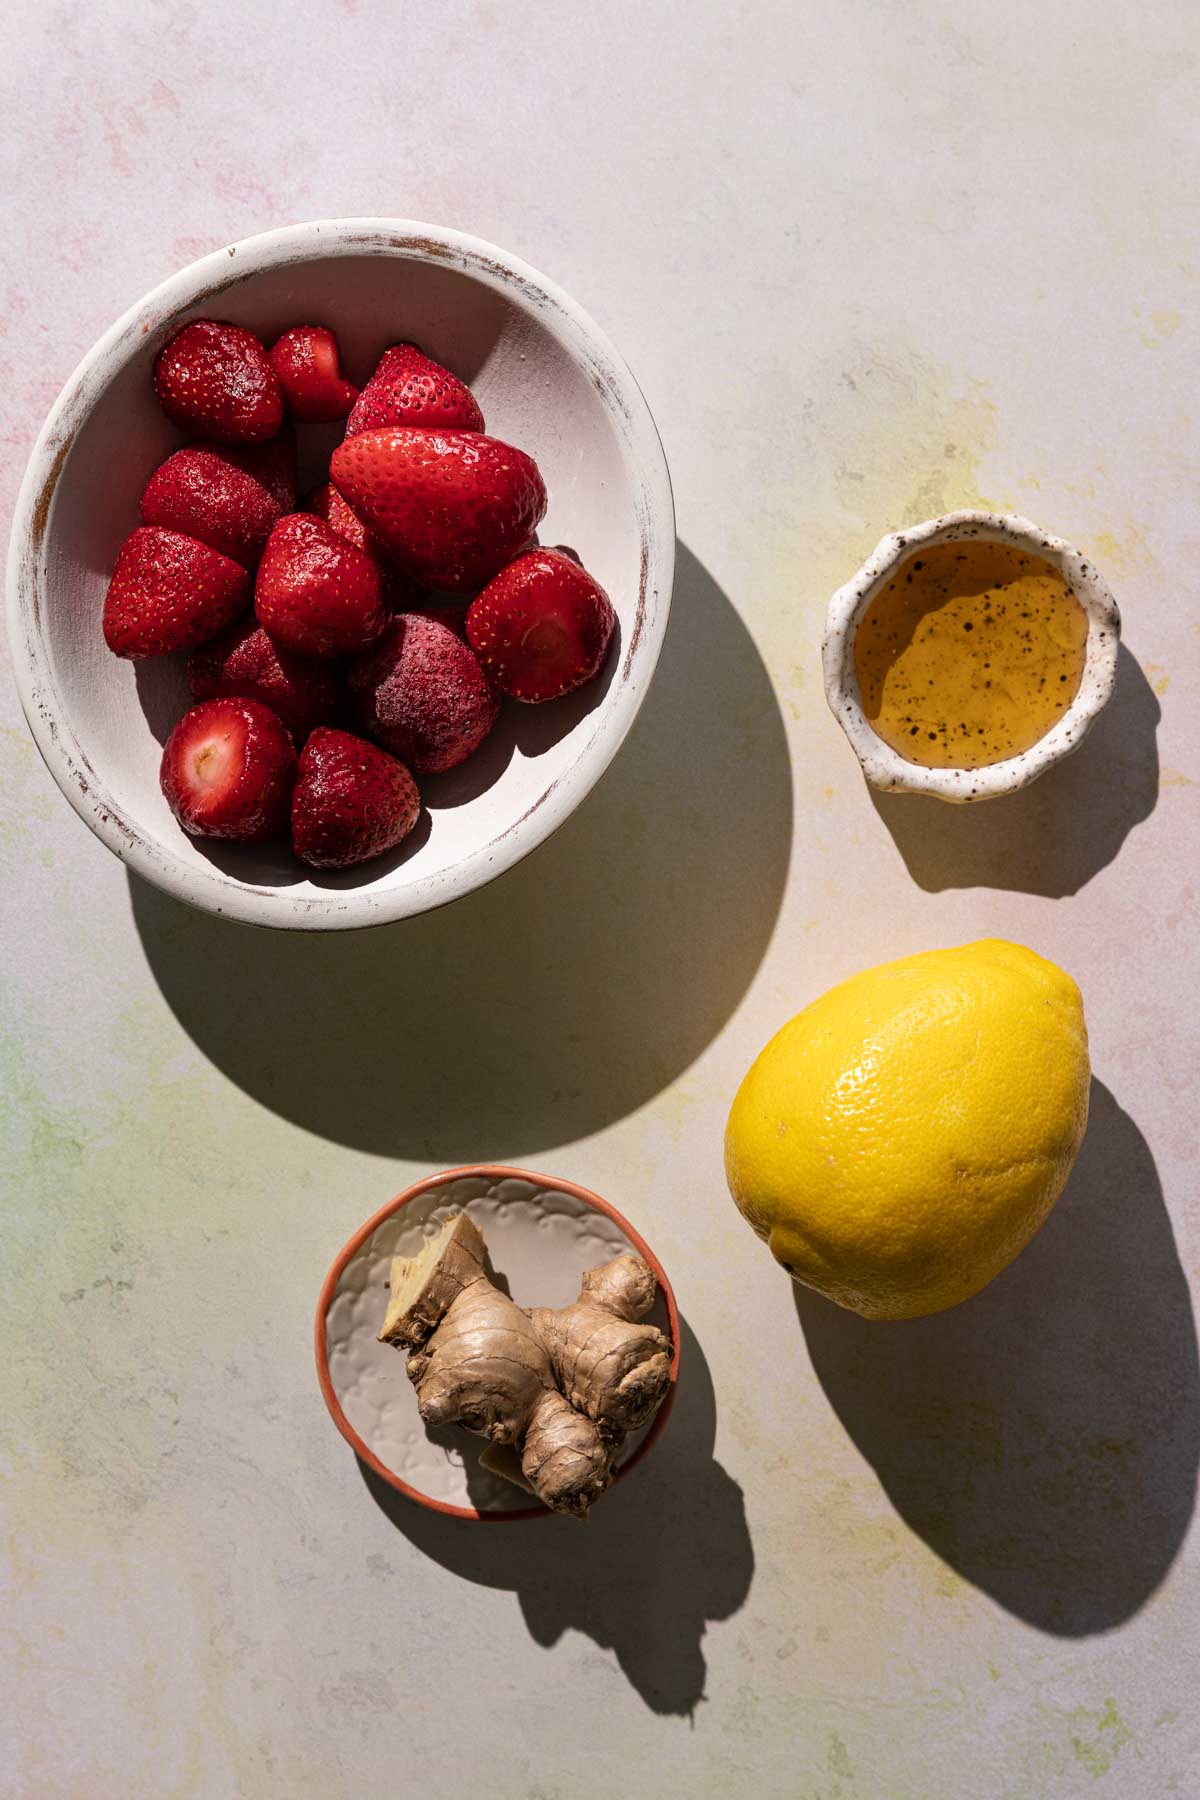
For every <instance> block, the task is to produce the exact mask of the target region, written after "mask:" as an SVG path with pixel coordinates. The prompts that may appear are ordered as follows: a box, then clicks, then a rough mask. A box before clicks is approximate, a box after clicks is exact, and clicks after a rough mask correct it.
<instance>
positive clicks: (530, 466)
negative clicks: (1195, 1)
mask: <svg viewBox="0 0 1200 1800" xmlns="http://www.w3.org/2000/svg"><path fill="white" fill-rule="evenodd" d="M330 474H331V476H332V477H333V481H334V484H335V486H336V487H337V488H338V490H339V492H341V493H342V494H344V495H345V497H346V499H347V500H348V501H349V502H350V505H351V506H352V507H353V508H354V510H355V512H357V513H361V514H362V516H363V518H364V519H365V520H366V522H367V525H368V526H369V528H370V529H371V530H372V531H373V532H374V533H375V535H376V537H377V538H378V539H379V540H380V542H381V543H382V544H383V546H384V548H385V549H386V551H387V552H388V554H389V556H391V557H393V558H394V559H395V561H396V562H397V563H398V564H399V566H400V567H401V568H402V569H403V570H404V572H405V574H407V575H410V576H411V577H412V579H413V580H414V581H417V582H420V584H421V585H422V586H423V587H431V588H441V589H444V590H445V591H447V592H449V593H452V594H472V593H475V592H476V591H477V590H478V589H479V588H481V587H482V586H483V585H484V583H485V582H487V581H490V580H491V578H492V576H493V575H496V574H498V573H499V572H500V570H501V569H502V568H503V567H504V565H505V564H506V563H508V562H511V560H512V558H513V557H514V556H515V554H516V552H517V551H518V549H519V548H520V547H521V545H522V544H524V543H525V541H526V539H527V538H528V537H529V536H530V534H531V532H533V531H534V529H535V528H536V526H537V523H538V521H539V519H540V518H541V516H542V514H543V513H544V512H545V510H546V489H545V485H544V483H543V481H542V478H541V475H540V474H539V473H538V467H537V464H536V463H535V462H534V461H533V459H532V457H529V456H526V455H525V452H524V451H523V450H514V449H513V448H512V446H511V445H509V444H502V443H501V442H500V440H499V439H498V438H490V437H483V436H482V435H481V434H480V433H478V432H474V431H413V430H410V429H407V428H405V427H402V426H396V427H393V428H392V429H390V430H387V431H368V432H364V433H363V435H362V436H361V437H355V438H347V440H346V441H345V443H342V444H339V445H338V447H337V449H336V450H335V451H334V453H333V459H332V462H331V463H330Z"/></svg>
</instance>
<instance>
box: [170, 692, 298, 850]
mask: <svg viewBox="0 0 1200 1800" xmlns="http://www.w3.org/2000/svg"><path fill="white" fill-rule="evenodd" d="M295 775H296V752H295V750H294V749H293V748H292V740H291V738H290V737H289V736H288V734H287V732H286V731H285V730H284V728H283V726H282V725H281V724H280V722H279V720H278V719H277V718H276V717H275V714H274V713H273V712H272V711H271V710H270V708H269V707H266V706H263V705H262V704H261V702H260V701H258V700H235V699H223V700H204V701H201V703H200V705H199V706H193V707H192V709H191V711H190V712H185V713H184V715H183V717H182V719H180V721H179V723H178V725H176V727H175V729H174V731H173V732H172V733H171V735H170V737H169V738H168V739H167V744H166V748H165V750H164V751H163V757H162V768H161V770H160V771H159V780H160V782H161V784H162V791H163V793H164V794H165V795H166V799H167V804H168V806H169V807H170V808H171V811H172V812H173V813H174V814H175V817H176V818H177V819H178V820H179V823H180V824H181V825H182V826H183V829H184V830H185V831H186V832H188V833H189V834H190V835H191V836H192V837H218V838H240V839H242V840H243V841H257V840H258V839H259V838H267V837H273V836H275V835H276V834H277V833H278V832H280V831H282V830H283V829H284V828H285V827H286V824H287V816H288V803H289V801H290V799H291V793H292V783H293V781H294V780H295Z"/></svg>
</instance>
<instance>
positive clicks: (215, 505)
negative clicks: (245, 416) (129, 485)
mask: <svg viewBox="0 0 1200 1800" xmlns="http://www.w3.org/2000/svg"><path fill="white" fill-rule="evenodd" d="M289 464H290V473H289ZM295 466H296V445H295V439H294V438H293V437H292V435H291V433H290V432H289V433H288V434H287V437H286V438H285V437H284V435H283V434H282V433H281V434H280V436H279V437H277V438H272V440H271V442H270V443H269V444H247V445H245V446H240V445H229V446H228V447H226V446H224V445H220V444H212V445H209V444H189V445H188V446H187V447H186V448H185V449H183V450H177V451H176V452H175V454H174V456H168V458H167V460H166V462H165V463H161V464H160V465H159V467H158V468H157V469H155V471H154V473H153V475H152V476H151V477H150V479H149V481H148V482H147V483H146V486H145V489H144V491H143V493H142V518H143V519H144V521H145V523H146V524H147V525H165V526H167V527H168V528H169V529H170V530H171V531H184V532H186V533H187V534H188V536H189V537H194V538H198V539H199V541H200V542H201V543H202V544H207V545H208V547H209V549H210V550H219V551H220V552H221V554H222V556H231V557H232V558H233V559H234V561H235V562H240V563H242V564H244V565H245V566H246V567H247V568H252V567H253V566H254V564H255V563H256V562H257V561H258V559H259V557H260V556H261V555H262V551H263V545H264V544H265V543H266V541H267V539H268V537H270V535H271V527H272V526H273V525H274V524H275V522H276V520H277V519H279V518H281V517H282V515H283V514H284V513H285V512H287V510H288V508H289V507H291V506H294V505H295V501H296V489H295V480H296V476H295Z"/></svg>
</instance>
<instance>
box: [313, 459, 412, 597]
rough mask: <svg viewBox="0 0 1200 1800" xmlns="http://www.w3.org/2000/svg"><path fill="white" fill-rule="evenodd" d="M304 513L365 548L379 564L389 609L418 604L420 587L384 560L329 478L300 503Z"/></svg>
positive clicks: (379, 546)
mask: <svg viewBox="0 0 1200 1800" xmlns="http://www.w3.org/2000/svg"><path fill="white" fill-rule="evenodd" d="M304 510H305V512H310V513H315V514H316V516H317V518H318V519H324V521H325V523H326V524H327V525H329V526H332V528H333V530H334V531H336V532H337V534H338V536H339V537H344V538H345V540H346V542H347V543H348V544H353V545H354V547H355V549H357V550H362V551H365V553H366V554H367V555H368V556H369V557H371V558H372V559H373V560H374V561H375V562H377V563H378V564H379V573H380V575H381V576H382V577H383V598H384V601H385V603H386V605H387V607H388V610H389V612H415V611H416V610H417V609H418V608H419V607H420V605H421V590H420V588H419V587H418V586H417V584H416V582H415V581H410V580H409V578H408V576H407V575H402V574H401V572H400V570H399V569H398V568H396V566H395V564H394V563H391V562H389V561H388V560H387V556H386V553H385V551H384V548H383V545H382V544H381V543H380V542H379V539H378V538H377V537H374V536H373V535H372V533H371V532H369V531H368V530H367V528H366V526H365V525H364V523H363V521H362V520H361V519H360V518H359V516H358V514H357V513H356V512H355V510H354V508H353V507H352V506H348V505H347V504H346V502H345V500H343V498H342V496H341V495H340V494H339V493H338V491H337V489H336V488H335V487H334V485H333V483H332V481H327V482H326V483H325V486H324V487H322V488H317V489H316V491H315V493H312V494H310V495H309V496H308V499H307V500H306V501H305V502H304Z"/></svg>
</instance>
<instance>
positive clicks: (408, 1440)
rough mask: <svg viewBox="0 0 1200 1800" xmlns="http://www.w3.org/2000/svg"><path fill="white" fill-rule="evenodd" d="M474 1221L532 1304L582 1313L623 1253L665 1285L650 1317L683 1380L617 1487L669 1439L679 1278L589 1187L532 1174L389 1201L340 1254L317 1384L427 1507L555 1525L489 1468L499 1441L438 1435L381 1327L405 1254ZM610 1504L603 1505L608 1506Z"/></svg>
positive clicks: (519, 1296) (469, 1179)
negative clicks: (599, 1269)
mask: <svg viewBox="0 0 1200 1800" xmlns="http://www.w3.org/2000/svg"><path fill="white" fill-rule="evenodd" d="M458 1212H465V1213H468V1214H469V1215H470V1217H471V1218H472V1219H473V1220H474V1222H475V1224H476V1225H478V1226H479V1229H480V1230H481V1231H482V1232H483V1235H484V1238H485V1239H486V1241H487V1246H488V1255H489V1258H490V1260H491V1264H492V1267H493V1268H494V1269H495V1270H496V1272H497V1273H498V1274H499V1275H500V1276H502V1277H504V1278H505V1279H507V1281H508V1283H509V1286H510V1289H511V1292H512V1297H513V1299H514V1300H516V1301H517V1302H518V1304H519V1305H521V1306H569V1305H570V1304H571V1302H572V1300H575V1299H577V1298H578V1295H579V1279H580V1276H581V1275H582V1274H583V1272H584V1270H585V1269H589V1268H594V1267H595V1266H596V1265H597V1264H599V1263H605V1262H609V1261H610V1260H611V1259H612V1258H613V1257H614V1256H620V1255H621V1254H622V1252H623V1251H626V1250H633V1251H635V1252H636V1254H637V1255H638V1256H641V1257H643V1258H644V1259H645V1260H646V1262H648V1263H649V1264H650V1267H651V1268H652V1269H653V1270H654V1273H655V1275H656V1276H657V1277H658V1297H657V1299H656V1300H655V1303H654V1308H653V1310H652V1312H651V1313H650V1315H649V1317H650V1322H651V1323H652V1324H654V1325H657V1326H658V1327H659V1329H660V1330H662V1331H665V1332H666V1333H667V1335H668V1336H669V1338H670V1339H671V1344H672V1346H673V1354H672V1357H671V1385H670V1387H669V1388H668V1390H667V1393H666V1397H665V1398H664V1400H663V1403H662V1405H661V1406H660V1407H659V1409H658V1411H657V1413H656V1414H655V1415H654V1417H653V1419H651V1420H650V1422H649V1424H647V1425H644V1426H642V1428H641V1430H640V1431H635V1432H631V1433H630V1434H629V1437H628V1438H627V1440H626V1442H625V1445H624V1447H623V1451H622V1456H621V1462H620V1467H619V1468H618V1470H617V1479H618V1480H621V1479H622V1478H623V1477H624V1476H625V1475H627V1474H628V1473H629V1471H630V1470H631V1469H633V1468H634V1467H635V1465H636V1464H637V1463H639V1462H640V1461H641V1459H642V1458H643V1456H645V1455H646V1453H647V1452H648V1451H649V1450H650V1448H651V1447H652V1445H653V1444H654V1443H655V1441H656V1440H657V1438H658V1436H659V1433H660V1432H661V1431H662V1430H663V1428H664V1426H665V1425H666V1423H667V1419H668V1417H669V1415H670V1411H671V1407H672V1405H673V1404H674V1400H675V1384H676V1381H677V1379H678V1374H679V1314H678V1311H677V1309H676V1305H675V1296H674V1294H673V1293H672V1291H671V1284H670V1282H669V1281H668V1280H667V1276H666V1272H665V1271H664V1269H663V1267H662V1264H661V1263H660V1262H659V1260H658V1258H657V1257H656V1256H655V1255H654V1253H653V1251H652V1250H651V1249H650V1248H649V1246H648V1245H647V1244H646V1243H645V1242H644V1240H643V1239H642V1238H641V1237H639V1236H638V1234H637V1232H636V1231H635V1230H634V1228H633V1226H632V1225H631V1224H630V1223H629V1221H628V1219H626V1218H624V1217H623V1216H622V1215H621V1214H620V1213H619V1212H618V1211H617V1209H616V1208H615V1207H614V1206H610V1205H609V1204H608V1202H607V1201H606V1200H602V1199H601V1198H600V1196H599V1195H598V1194H593V1193H591V1192H590V1190H589V1189H587V1188H581V1187H578V1186H576V1184H575V1183H574V1182H571V1181H554V1180H550V1179H548V1178H547V1177H546V1176H544V1175H533V1174H530V1172H529V1171H528V1170H527V1169H510V1168H506V1167H503V1166H501V1165H497V1164H491V1163H473V1164H470V1165H469V1166H468V1167H466V1168H462V1169H447V1170H444V1171H443V1172H442V1173H441V1174H438V1175H427V1176H426V1177H425V1179H424V1180H423V1181H418V1182H417V1183H416V1184H415V1186H413V1187H411V1188H408V1189H406V1191H405V1192H404V1193H403V1194H398V1195H397V1196H396V1198H395V1199H394V1200H390V1201H389V1202H388V1204H387V1205H386V1206H385V1207H383V1208H382V1209H381V1210H380V1211H379V1212H377V1213H376V1214H375V1216H374V1217H373V1218H371V1219H368V1220H367V1222H366V1224H365V1225H363V1226H361V1227H360V1228H359V1230H358V1231H356V1232H355V1234H354V1236H353V1237H352V1238H351V1239H350V1242H349V1243H348V1244H346V1245H345V1246H344V1247H343V1249H342V1250H341V1251H340V1252H339V1253H338V1255H337V1256H336V1257H335V1258H334V1261H333V1264H332V1266H331V1268H330V1270H329V1273H328V1274H327V1275H326V1277H325V1280H324V1282H323V1283H322V1286H321V1293H320V1297H319V1299H318V1301H317V1317H316V1356H317V1379H318V1381H319V1382H320V1384H321V1392H322V1394H323V1395H324V1397H325V1404H326V1406H327V1407H328V1408H329V1413H330V1417H331V1418H332V1419H333V1422H334V1424H335V1425H336V1426H337V1428H338V1430H339V1431H340V1432H341V1434H342V1436H343V1437H344V1438H345V1439H346V1441H347V1443H348V1444H350V1445H351V1447H352V1448H353V1449H354V1451H355V1452H356V1453H357V1455H358V1456H360V1457H361V1458H362V1460H363V1461H364V1462H365V1463H367V1464H368V1465H369V1466H370V1467H371V1468H372V1469H374V1470H375V1473H376V1474H377V1475H379V1476H381V1477H382V1478H383V1480H384V1481H386V1482H388V1483H389V1485H390V1486H392V1487H394V1488H395V1489H396V1490H397V1492H399V1493H401V1494H404V1495H406V1496H407V1498H408V1499H410V1500H415V1501H416V1502H417V1503H418V1504H419V1505H421V1506H426V1507H429V1508H430V1509H431V1510H432V1511H434V1512H441V1513H448V1514H450V1515H451V1516H452V1517H454V1518H458V1519H475V1520H481V1519H482V1520H516V1519H546V1518H550V1517H551V1516H552V1515H551V1514H550V1513H549V1512H548V1511H547V1510H546V1508H545V1507H544V1506H542V1505H541V1504H540V1503H537V1502H535V1503H534V1504H532V1505H531V1504H530V1501H529V1496H528V1495H527V1494H525V1493H524V1492H523V1491H522V1490H521V1489H520V1488H517V1487H514V1486H513V1484H512V1483H511V1482H510V1481H506V1480H505V1479H504V1477H503V1476H501V1475H496V1474H493V1473H491V1472H490V1471H489V1470H487V1469H485V1468H484V1467H483V1466H482V1464H481V1463H480V1460H479V1458H480V1455H481V1454H482V1452H483V1451H484V1450H486V1449H487V1443H486V1440H485V1439H483V1438H481V1437H476V1436H475V1435H473V1434H472V1433H471V1432H469V1431H467V1430H465V1429H464V1428H463V1427H462V1426H458V1425H455V1426H451V1427H450V1428H449V1429H448V1430H445V1431H439V1432H430V1431H427V1430H426V1428H425V1426H424V1425H423V1424H422V1423H421V1416H420V1413H419V1412H418V1410H417V1396H416V1391H415V1389H414V1388H413V1386H412V1384H411V1382H410V1381H409V1380H408V1377H407V1372H406V1369H405V1360H406V1359H405V1357H404V1356H403V1355H402V1354H401V1352H399V1351H398V1350H396V1349H394V1348H393V1346H392V1345H390V1344H381V1343H380V1342H379V1340H378V1337H377V1335H376V1334H377V1332H378V1331H379V1328H380V1326H381V1325H382V1324H383V1318H384V1314H385V1313H386V1311H387V1301H388V1274H389V1271H390V1269H391V1264H392V1258H393V1256H395V1255H397V1254H401V1255H404V1256H415V1255H416V1253H417V1251H418V1250H419V1249H420V1248H421V1245H422V1243H423V1242H424V1241H425V1239H426V1238H427V1237H431V1236H432V1235H433V1234H434V1233H435V1232H436V1231H437V1230H438V1229H439V1227H440V1226H441V1225H442V1223H443V1222H444V1220H446V1219H447V1218H449V1217H451V1216H452V1215H453V1214H454V1213H458ZM598 1504H599V1505H603V1500H601V1501H599V1502H598Z"/></svg>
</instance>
